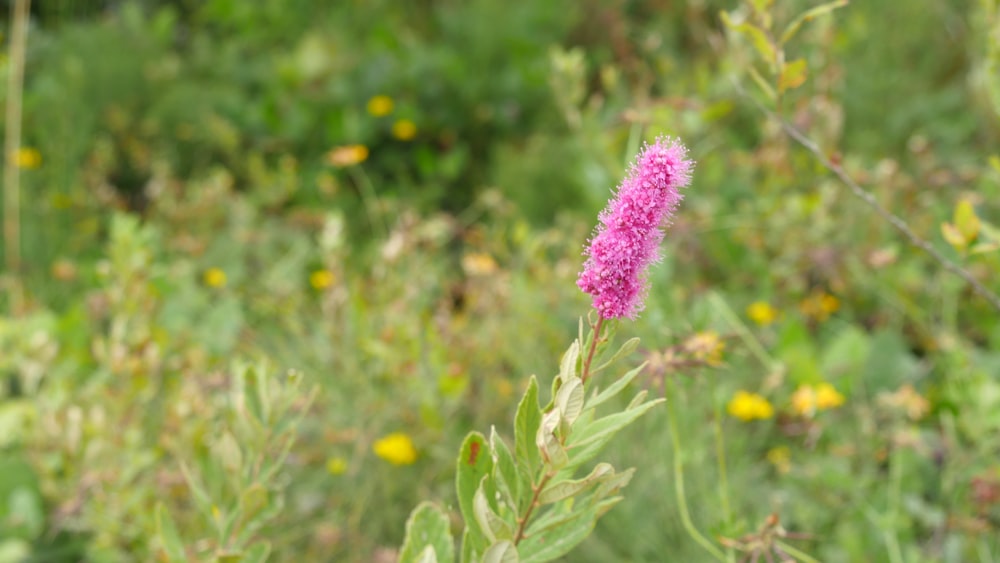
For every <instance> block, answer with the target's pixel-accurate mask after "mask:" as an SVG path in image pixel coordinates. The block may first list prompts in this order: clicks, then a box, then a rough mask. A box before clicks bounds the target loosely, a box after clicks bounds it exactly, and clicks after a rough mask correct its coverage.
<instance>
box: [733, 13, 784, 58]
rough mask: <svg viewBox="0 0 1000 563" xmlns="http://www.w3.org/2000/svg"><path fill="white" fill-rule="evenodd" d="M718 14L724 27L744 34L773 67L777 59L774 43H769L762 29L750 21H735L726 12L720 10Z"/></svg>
mask: <svg viewBox="0 0 1000 563" xmlns="http://www.w3.org/2000/svg"><path fill="white" fill-rule="evenodd" d="M720 16H721V18H722V23H723V24H725V26H726V27H728V28H729V29H731V30H733V31H735V32H736V33H739V34H741V35H745V36H746V37H747V38H748V39H749V40H750V43H751V44H752V45H753V46H754V48H755V49H757V53H759V54H760V56H761V58H763V59H764V61H765V62H766V63H767V64H768V66H770V67H771V68H772V69H773V68H774V64H775V62H776V61H777V57H776V56H775V49H774V44H772V43H771V40H770V39H769V38H768V37H767V33H765V32H764V30H763V29H761V28H759V27H757V26H756V25H754V24H752V23H746V22H743V23H736V22H734V21H733V20H732V18H730V17H729V14H728V13H727V12H722V13H721V14H720Z"/></svg>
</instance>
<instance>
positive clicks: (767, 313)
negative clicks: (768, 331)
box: [747, 301, 778, 326]
mask: <svg viewBox="0 0 1000 563" xmlns="http://www.w3.org/2000/svg"><path fill="white" fill-rule="evenodd" d="M747 316H748V317H750V320H751V321H753V322H755V323H757V324H758V325H760V326H767V325H769V324H771V323H773V322H774V321H775V319H777V318H778V310H777V309H775V308H774V307H772V306H771V304H770V303H768V302H767V301H754V302H753V303H751V304H750V305H748V306H747Z"/></svg>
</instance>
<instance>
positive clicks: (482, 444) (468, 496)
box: [455, 432, 493, 553]
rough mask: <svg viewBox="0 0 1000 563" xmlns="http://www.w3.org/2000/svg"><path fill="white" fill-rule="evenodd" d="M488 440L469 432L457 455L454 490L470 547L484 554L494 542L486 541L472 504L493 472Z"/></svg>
mask: <svg viewBox="0 0 1000 563" xmlns="http://www.w3.org/2000/svg"><path fill="white" fill-rule="evenodd" d="M488 447H489V446H488V445H487V444H486V438H485V437H484V436H483V435H482V434H481V433H479V432H469V434H468V435H466V437H465V441H464V442H462V449H461V451H460V453H459V456H458V461H457V462H456V463H457V468H456V475H455V488H456V490H457V492H458V506H459V508H460V509H461V510H462V518H463V519H464V520H465V525H466V529H467V530H468V532H469V534H468V539H469V540H470V541H471V547H472V548H474V549H475V550H476V551H478V552H480V553H482V551H483V550H485V549H486V546H488V545H489V543H491V542H487V541H486V535H485V534H484V533H483V530H481V529H480V528H479V526H478V525H477V522H476V516H475V511H474V509H473V501H474V499H475V497H476V491H477V490H478V489H479V485H480V483H481V482H482V480H483V477H485V476H487V475H489V473H490V471H491V470H492V469H493V457H492V456H491V455H490V452H489V451H487V450H488Z"/></svg>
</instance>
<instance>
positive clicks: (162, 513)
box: [156, 502, 188, 561]
mask: <svg viewBox="0 0 1000 563" xmlns="http://www.w3.org/2000/svg"><path fill="white" fill-rule="evenodd" d="M156 536H157V537H158V538H159V540H160V545H162V546H163V551H165V552H166V554H167V560H168V561H187V560H188V559H187V554H186V553H184V544H183V543H182V542H181V536H180V535H179V534H178V533H177V526H176V525H175V524H174V519H173V518H172V517H171V516H170V512H168V511H167V507H166V506H164V505H163V503H162V502H158V503H156Z"/></svg>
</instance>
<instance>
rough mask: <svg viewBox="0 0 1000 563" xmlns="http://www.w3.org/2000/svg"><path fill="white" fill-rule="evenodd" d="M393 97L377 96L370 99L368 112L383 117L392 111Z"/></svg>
mask: <svg viewBox="0 0 1000 563" xmlns="http://www.w3.org/2000/svg"><path fill="white" fill-rule="evenodd" d="M392 106H393V103H392V98H390V97H389V96H381V95H380V96H375V97H373V98H372V99H370V100H368V113H370V114H371V115H373V116H375V117H382V116H385V115H389V114H390V113H392Z"/></svg>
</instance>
